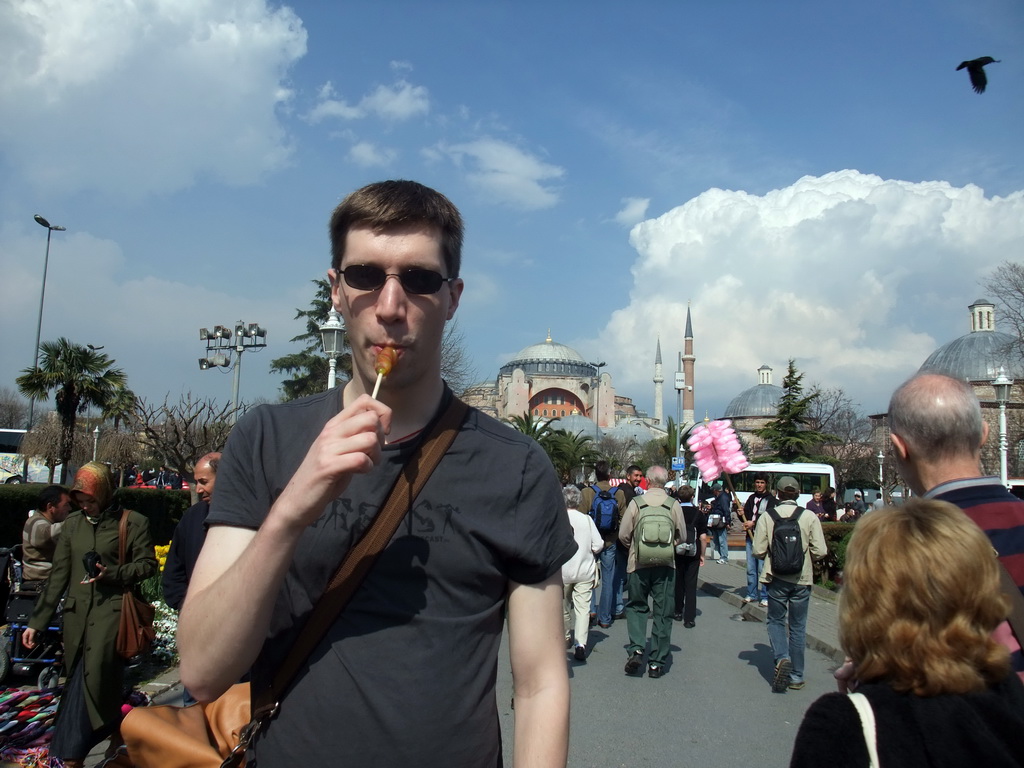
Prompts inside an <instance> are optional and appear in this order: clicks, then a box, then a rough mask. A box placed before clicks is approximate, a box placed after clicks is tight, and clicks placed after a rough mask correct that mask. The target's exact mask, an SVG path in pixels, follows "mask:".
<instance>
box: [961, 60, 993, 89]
mask: <svg viewBox="0 0 1024 768" xmlns="http://www.w3.org/2000/svg"><path fill="white" fill-rule="evenodd" d="M998 63H999V59H993V58H992V57H991V56H982V57H981V58H980V59H971V60H970V61H961V62H960V66H959V67H957V68H956V71H957V72H959V71H960V70H961V69H963V68H964V67H966V68H967V74H968V75H969V76H970V78H971V86H972V87H973V88H974V91H975V93H984V92H985V86H986V85H988V78H987V77H985V65H986V64H998Z"/></svg>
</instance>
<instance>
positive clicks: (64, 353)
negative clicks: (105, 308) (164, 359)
mask: <svg viewBox="0 0 1024 768" xmlns="http://www.w3.org/2000/svg"><path fill="white" fill-rule="evenodd" d="M39 352H40V361H39V366H38V367H37V368H34V369H33V368H26V369H25V370H24V372H23V373H22V375H21V376H19V377H18V378H17V384H18V389H20V390H21V393H22V394H23V395H25V396H26V397H30V398H32V399H33V400H43V399H45V398H46V397H47V396H48V395H49V394H50V393H51V392H53V391H55V390H56V393H57V397H56V401H57V415H58V417H59V418H60V423H61V436H60V448H59V451H58V455H59V457H60V460H61V464H62V466H61V470H60V482H61V483H64V482H66V480H67V474H68V466H69V465H70V463H71V452H72V448H73V445H74V435H75V421H76V420H77V418H78V414H80V413H84V412H85V410H86V409H87V408H88V407H89V406H90V405H96V406H99V407H100V408H106V407H107V404H108V403H109V402H110V401H111V400H112V399H113V397H114V395H115V393H116V392H117V390H118V389H123V388H124V387H125V383H126V382H127V377H126V376H125V373H124V371H123V370H121V369H120V368H114V367H112V366H113V365H114V363H115V361H114V360H112V359H111V358H109V357H107V356H106V355H104V354H103V353H102V352H98V351H97V350H95V349H92V348H89V347H83V346H80V345H78V344H73V343H72V342H70V341H68V340H67V339H65V338H63V337H62V338H59V339H57V341H46V342H43V343H42V344H40V345H39Z"/></svg>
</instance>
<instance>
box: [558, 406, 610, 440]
mask: <svg viewBox="0 0 1024 768" xmlns="http://www.w3.org/2000/svg"><path fill="white" fill-rule="evenodd" d="M550 426H551V428H552V429H564V430H565V431H566V432H568V433H569V434H570V435H576V436H577V437H579V436H580V435H586V436H587V437H589V438H591V439H592V440H593V441H594V442H597V441H598V440H599V439H600V434H601V430H600V429H598V428H597V424H595V423H594V422H593V420H591V419H588V418H587V417H586V416H584V415H582V414H580V413H573V414H570V415H569V416H565V417H563V418H560V419H553V420H552V421H551V423H550Z"/></svg>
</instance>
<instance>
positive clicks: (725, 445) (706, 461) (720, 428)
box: [686, 419, 750, 483]
mask: <svg viewBox="0 0 1024 768" xmlns="http://www.w3.org/2000/svg"><path fill="white" fill-rule="evenodd" d="M686 444H687V445H688V446H690V450H691V451H693V461H694V464H696V465H697V469H698V470H700V475H701V477H702V478H703V479H704V482H705V483H710V482H712V481H713V480H715V479H717V478H718V476H719V475H721V474H722V472H727V473H729V474H730V475H733V474H736V473H737V472H742V471H743V470H744V469H746V468H747V467H748V466H750V462H749V461H747V457H746V456H744V455H743V448H742V447H741V446H740V441H739V438H737V437H736V431H735V430H734V429H733V428H732V422H731V421H729V420H728V419H720V420H718V421H712V422H710V423H708V424H707V425H706V426H705V425H701V424H699V425H697V426H696V427H695V428H694V429H693V431H692V432H691V433H690V437H689V438H687V440H686Z"/></svg>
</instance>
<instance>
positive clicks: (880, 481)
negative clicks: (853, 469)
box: [875, 448, 885, 491]
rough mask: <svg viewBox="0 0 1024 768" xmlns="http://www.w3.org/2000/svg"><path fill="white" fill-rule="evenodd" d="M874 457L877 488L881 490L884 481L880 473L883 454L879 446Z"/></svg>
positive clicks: (883, 463)
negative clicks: (876, 465) (876, 460)
mask: <svg viewBox="0 0 1024 768" xmlns="http://www.w3.org/2000/svg"><path fill="white" fill-rule="evenodd" d="M875 458H876V459H878V490H879V491H881V490H882V484H883V483H884V482H885V480H884V477H883V475H882V467H883V466H884V465H885V454H884V453H882V449H881V448H879V449H878V455H877V456H875Z"/></svg>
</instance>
